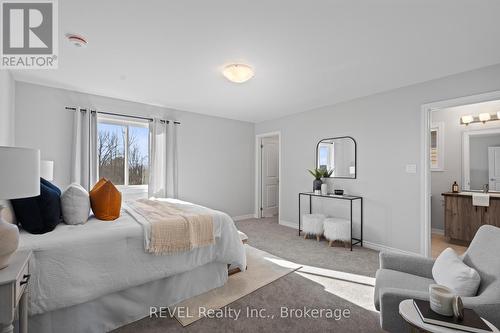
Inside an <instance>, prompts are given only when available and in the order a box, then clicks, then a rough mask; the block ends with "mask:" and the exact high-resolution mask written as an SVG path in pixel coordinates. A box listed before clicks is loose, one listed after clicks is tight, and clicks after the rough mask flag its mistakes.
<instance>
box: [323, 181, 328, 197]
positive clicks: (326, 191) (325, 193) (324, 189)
mask: <svg viewBox="0 0 500 333" xmlns="http://www.w3.org/2000/svg"><path fill="white" fill-rule="evenodd" d="M321 194H322V195H327V194H328V184H326V183H323V184H321Z"/></svg>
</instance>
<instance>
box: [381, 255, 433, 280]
mask: <svg viewBox="0 0 500 333" xmlns="http://www.w3.org/2000/svg"><path fill="white" fill-rule="evenodd" d="M379 258H380V268H381V269H391V270H394V271H399V272H404V273H408V274H412V275H417V276H421V277H424V278H427V279H432V267H433V266H434V260H433V259H430V258H426V257H421V256H416V255H415V256H412V255H407V254H400V253H392V252H380V254H379Z"/></svg>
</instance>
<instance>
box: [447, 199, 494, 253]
mask: <svg viewBox="0 0 500 333" xmlns="http://www.w3.org/2000/svg"><path fill="white" fill-rule="evenodd" d="M442 195H443V197H444V235H445V237H446V238H447V240H449V241H450V242H454V243H457V244H461V245H468V244H469V243H470V241H471V240H472V238H474V235H475V234H476V231H477V229H479V227H480V226H482V225H483V224H491V225H494V226H497V227H500V194H498V193H491V194H490V202H489V207H480V206H474V205H473V204H472V192H460V193H452V192H447V193H443V194H442Z"/></svg>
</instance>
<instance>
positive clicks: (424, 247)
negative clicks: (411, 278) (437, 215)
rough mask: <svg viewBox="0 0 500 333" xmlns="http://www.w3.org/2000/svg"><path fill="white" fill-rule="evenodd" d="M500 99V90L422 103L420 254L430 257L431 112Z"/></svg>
mask: <svg viewBox="0 0 500 333" xmlns="http://www.w3.org/2000/svg"><path fill="white" fill-rule="evenodd" d="M499 99H500V91H491V92H487V93H483V94H477V95H471V96H465V97H459V98H453V99H448V100H443V101H437V102H432V103H427V104H423V105H422V106H421V122H420V211H421V217H420V254H421V255H423V256H425V257H430V256H431V254H432V252H431V245H432V244H431V164H430V158H429V156H430V147H429V144H430V129H431V112H432V111H435V110H439V109H446V108H450V107H455V106H461V105H467V104H475V103H482V102H490V101H494V100H499Z"/></svg>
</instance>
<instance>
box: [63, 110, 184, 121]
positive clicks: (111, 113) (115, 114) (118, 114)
mask: <svg viewBox="0 0 500 333" xmlns="http://www.w3.org/2000/svg"><path fill="white" fill-rule="evenodd" d="M65 109H66V110H71V111H76V107H73V106H66V107H65ZM80 111H81V112H87V111H88V110H87V109H83V108H82V109H80ZM90 112H95V113H100V114H106V115H110V116H119V117H126V118H134V119H142V120H147V121H153V120H154V119H153V118H148V117H140V116H131V115H128V114H121V113H113V112H104V111H97V110H90ZM172 121H173V123H174V124H175V125H180V124H181V123H180V121H175V120H172ZM160 122H162V123H167V124H168V123H170V120H166V119H160Z"/></svg>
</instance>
